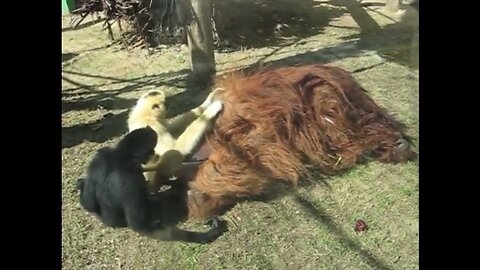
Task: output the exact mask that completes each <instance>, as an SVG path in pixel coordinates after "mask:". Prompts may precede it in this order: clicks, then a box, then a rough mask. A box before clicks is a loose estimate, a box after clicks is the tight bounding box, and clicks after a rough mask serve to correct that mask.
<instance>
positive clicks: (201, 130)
mask: <svg viewBox="0 0 480 270" xmlns="http://www.w3.org/2000/svg"><path fill="white" fill-rule="evenodd" d="M222 109H223V104H222V102H221V101H219V100H215V101H214V102H212V104H211V105H210V106H209V107H208V108H207V109H206V110H205V111H204V112H203V114H202V115H200V116H199V117H198V118H197V120H195V121H194V122H193V123H192V124H191V125H190V126H188V127H187V128H186V129H185V131H184V132H183V133H182V135H180V137H178V139H177V142H176V143H175V149H176V150H178V151H180V153H182V155H183V156H184V157H185V156H186V155H188V154H190V153H191V152H192V151H193V149H194V148H195V147H196V146H197V144H198V143H199V142H200V141H201V139H202V138H203V136H204V135H205V132H206V131H207V128H208V127H209V126H210V122H211V121H212V119H213V118H215V116H217V114H218V113H219V112H220V111H221V110H222Z"/></svg>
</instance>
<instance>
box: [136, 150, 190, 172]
mask: <svg viewBox="0 0 480 270" xmlns="http://www.w3.org/2000/svg"><path fill="white" fill-rule="evenodd" d="M182 162H183V155H182V153H180V152H179V151H178V150H175V149H172V150H168V151H167V152H165V153H163V155H162V156H161V157H160V158H159V159H158V160H157V161H155V162H154V163H151V164H147V165H142V170H143V172H152V171H158V170H160V169H161V172H162V173H165V174H166V175H169V174H172V173H174V172H175V171H176V170H177V169H178V168H180V166H181V165H182Z"/></svg>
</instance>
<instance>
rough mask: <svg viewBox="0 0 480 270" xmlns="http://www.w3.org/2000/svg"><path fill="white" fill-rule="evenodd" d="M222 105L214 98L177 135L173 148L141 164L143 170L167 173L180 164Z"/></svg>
mask: <svg viewBox="0 0 480 270" xmlns="http://www.w3.org/2000/svg"><path fill="white" fill-rule="evenodd" d="M222 108H223V105H222V103H221V102H220V101H218V100H216V101H214V102H213V103H212V104H210V106H209V107H208V108H207V109H206V110H205V111H204V112H203V113H202V114H201V115H200V116H199V117H198V118H197V119H196V120H195V121H194V122H193V123H192V124H190V125H189V126H188V127H187V128H186V129H185V131H184V132H183V133H182V135H180V137H178V139H177V141H176V143H175V149H172V150H169V151H167V152H165V153H164V154H163V155H162V156H161V157H160V159H159V160H158V161H156V162H153V163H151V164H148V165H142V170H143V172H149V171H161V172H162V174H165V175H169V174H172V173H173V172H175V171H176V170H178V169H179V168H180V167H181V166H182V162H183V158H184V157H185V156H186V155H188V154H190V153H191V152H192V151H193V150H194V149H195V148H196V147H197V145H198V144H199V143H200V141H201V139H202V138H203V136H204V135H205V132H206V131H207V128H208V127H209V126H210V121H211V120H212V119H213V118H215V116H216V115H217V114H218V113H219V112H220V111H221V110H222Z"/></svg>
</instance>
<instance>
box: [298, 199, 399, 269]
mask: <svg viewBox="0 0 480 270" xmlns="http://www.w3.org/2000/svg"><path fill="white" fill-rule="evenodd" d="M295 199H296V201H297V202H298V204H299V205H300V206H301V207H302V208H303V209H304V210H305V212H307V213H308V214H309V215H311V216H312V217H313V218H315V219H316V220H317V221H318V222H319V223H321V224H322V225H324V226H326V227H327V229H328V230H329V231H330V232H331V233H333V234H334V235H335V236H336V237H337V238H338V241H340V242H341V243H343V244H345V245H346V246H347V247H348V248H350V249H351V250H352V251H354V252H356V253H357V254H358V255H360V256H361V257H362V259H363V260H364V261H365V262H366V263H367V264H368V265H369V266H370V267H371V268H372V269H393V268H392V267H389V266H388V265H387V263H386V262H385V261H383V260H381V259H379V258H377V257H376V256H375V255H374V254H373V253H372V252H370V251H369V250H367V249H365V248H363V247H362V245H361V244H360V243H359V242H358V241H355V240H353V239H351V238H350V237H349V236H348V233H346V232H345V231H344V230H343V229H342V228H341V227H340V226H339V225H338V224H337V223H336V222H335V221H334V220H333V218H332V217H331V216H330V215H328V214H327V212H326V211H325V210H324V209H323V208H321V207H320V206H315V205H313V204H312V203H311V202H310V201H309V200H307V199H305V198H303V197H302V196H299V195H296V196H295ZM352 229H353V228H352Z"/></svg>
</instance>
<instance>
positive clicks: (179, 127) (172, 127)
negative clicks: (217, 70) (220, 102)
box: [167, 88, 224, 137]
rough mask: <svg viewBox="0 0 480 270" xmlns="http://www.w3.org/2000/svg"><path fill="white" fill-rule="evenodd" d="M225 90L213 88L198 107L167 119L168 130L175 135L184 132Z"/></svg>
mask: <svg viewBox="0 0 480 270" xmlns="http://www.w3.org/2000/svg"><path fill="white" fill-rule="evenodd" d="M221 91H224V89H223V88H217V89H215V90H213V91H212V92H211V93H210V94H209V95H208V97H207V98H206V99H205V101H204V102H203V103H202V104H201V105H199V106H198V107H196V108H194V109H192V110H190V111H189V112H186V113H184V114H181V115H179V116H176V117H174V118H171V119H169V120H168V121H167V124H168V126H167V130H168V132H170V134H172V136H174V137H178V136H180V134H182V132H184V130H185V128H186V127H187V126H188V125H190V124H191V123H192V122H193V121H195V120H196V119H197V118H198V117H199V116H200V115H202V114H203V112H205V110H207V108H208V107H209V106H210V105H211V104H212V102H213V101H214V98H215V96H216V95H217V94H218V93H219V92H221Z"/></svg>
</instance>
